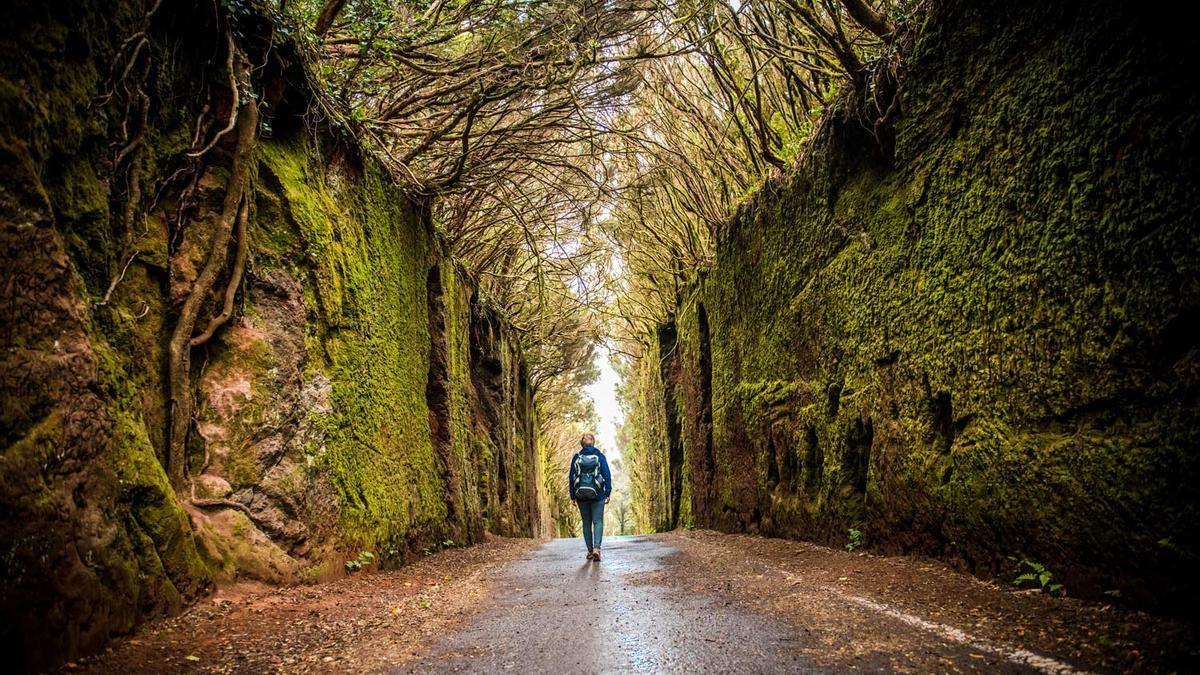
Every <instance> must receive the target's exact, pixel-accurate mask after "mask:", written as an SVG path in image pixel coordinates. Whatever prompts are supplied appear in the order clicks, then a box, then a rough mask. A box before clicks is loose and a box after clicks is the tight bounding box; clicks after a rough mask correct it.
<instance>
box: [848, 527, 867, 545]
mask: <svg viewBox="0 0 1200 675" xmlns="http://www.w3.org/2000/svg"><path fill="white" fill-rule="evenodd" d="M862 545H863V533H862V531H861V530H856V529H854V528H853V527H852V528H850V529H849V530H848V531H847V533H846V550H847V551H854V549H856V548H858V547H860V546H862Z"/></svg>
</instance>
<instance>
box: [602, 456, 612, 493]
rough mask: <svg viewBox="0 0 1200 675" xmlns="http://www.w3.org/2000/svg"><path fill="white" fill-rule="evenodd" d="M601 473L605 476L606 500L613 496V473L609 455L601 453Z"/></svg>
mask: <svg viewBox="0 0 1200 675" xmlns="http://www.w3.org/2000/svg"><path fill="white" fill-rule="evenodd" d="M600 474H601V475H602V476H604V500H605V501H608V498H609V497H611V496H612V473H611V472H610V471H609V470H608V457H606V456H604V455H600Z"/></svg>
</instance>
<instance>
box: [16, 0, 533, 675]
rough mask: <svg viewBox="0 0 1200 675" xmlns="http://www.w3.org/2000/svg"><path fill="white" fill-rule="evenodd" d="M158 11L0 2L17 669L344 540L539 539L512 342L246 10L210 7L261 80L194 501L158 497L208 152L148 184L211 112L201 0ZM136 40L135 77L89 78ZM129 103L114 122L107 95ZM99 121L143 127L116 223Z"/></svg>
mask: <svg viewBox="0 0 1200 675" xmlns="http://www.w3.org/2000/svg"><path fill="white" fill-rule="evenodd" d="M169 4H170V3H164V4H163V7H162V8H161V9H160V11H159V12H158V13H157V14H156V15H155V16H154V18H153V19H152V20H151V21H150V22H149V23H148V24H147V23H146V22H145V19H144V15H143V12H144V8H143V7H142V3H140V2H139V3H134V2H119V3H89V2H74V3H35V2H17V3H9V4H7V5H5V7H4V9H3V10H0V20H3V21H4V22H5V25H8V26H19V27H21V31H23V32H22V33H21V34H19V35H17V36H15V39H8V40H5V41H3V42H2V43H0V49H3V52H2V53H0V56H2V57H3V58H2V63H0V112H2V113H3V115H4V118H5V125H4V127H3V128H2V129H0V176H2V177H3V181H4V182H3V185H2V187H3V189H2V191H0V228H2V229H0V260H2V261H3V267H2V269H0V314H2V316H3V318H2V319H0V394H2V395H3V407H2V408H0V429H2V431H3V435H2V437H0V439H2V442H0V485H2V486H3V487H0V508H2V512H3V519H2V521H0V579H2V580H0V646H3V648H4V649H5V651H6V653H7V654H8V655H9V656H8V664H9V665H10V666H12V667H14V668H16V669H18V670H21V669H33V668H38V667H44V666H48V665H53V664H55V663H59V662H62V661H63V660H66V659H69V658H72V657H74V656H76V655H79V654H83V653H86V652H89V651H93V650H95V649H97V648H99V647H100V646H102V645H103V644H104V643H105V641H107V640H108V639H109V637H110V636H112V635H114V634H120V633H126V632H129V631H131V630H133V629H134V628H135V627H136V626H137V625H138V624H139V623H141V622H142V621H143V620H145V619H146V618H147V617H153V616H160V615H164V614H169V613H173V612H177V611H179V610H180V609H181V608H183V607H184V606H186V604H187V603H188V602H190V601H192V600H195V599H197V598H199V597H202V596H203V595H204V594H206V593H207V592H209V591H210V590H211V589H212V588H213V587H214V582H215V583H223V582H228V581H233V580H237V579H245V578H253V579H260V580H266V581H277V582H284V581H286V582H292V581H301V580H307V579H318V578H325V577H329V576H334V575H339V574H344V573H345V570H344V568H343V564H342V563H343V561H345V560H347V559H352V558H358V556H359V554H360V553H361V552H363V551H369V552H371V553H373V554H374V555H375V560H376V561H377V562H378V564H381V565H385V566H387V565H394V564H398V563H400V562H403V561H404V560H407V559H410V558H411V557H413V556H416V555H421V554H422V552H425V551H430V550H434V549H437V548H439V547H443V546H450V545H463V544H467V543H472V542H476V541H479V540H481V538H482V536H483V533H484V531H485V530H490V531H493V532H497V533H502V534H510V535H535V534H538V533H540V532H542V531H543V530H544V528H545V525H544V521H545V520H546V513H545V511H546V507H545V505H544V503H545V499H544V498H542V497H541V496H540V495H539V494H538V492H539V485H541V483H542V469H541V467H540V465H539V455H538V453H537V451H536V436H537V434H536V427H537V416H536V411H535V407H534V403H533V392H532V390H531V388H530V386H529V384H528V382H527V378H526V375H525V366H524V360H523V357H522V354H521V350H520V347H519V344H518V339H517V335H516V333H515V332H514V331H513V330H512V329H511V327H509V326H508V325H507V324H506V323H505V322H504V321H503V320H501V319H500V318H499V317H498V316H496V315H494V314H492V313H490V312H489V311H488V310H486V309H485V308H483V307H482V306H481V304H480V303H479V301H478V299H477V298H476V297H475V291H474V286H473V284H472V282H471V280H470V277H469V275H467V274H466V273H464V272H463V271H462V270H460V269H458V268H457V267H456V266H455V264H454V263H453V261H452V260H451V259H450V258H449V256H448V255H446V253H445V251H444V249H443V246H442V244H441V243H440V241H439V239H438V237H437V235H436V233H435V228H434V226H433V223H432V222H431V219H430V212H429V209H428V207H427V206H426V205H424V204H422V203H420V202H418V201H416V200H413V199H411V198H410V197H408V196H407V195H406V194H405V192H404V191H403V190H402V189H400V188H399V187H397V185H396V184H394V182H393V181H392V180H391V179H390V178H389V177H388V176H387V174H386V173H385V171H384V170H383V169H382V168H381V167H380V165H379V164H378V163H377V162H376V161H374V160H373V159H372V158H371V157H370V156H369V155H368V154H366V153H365V152H363V151H362V150H361V149H360V148H359V147H358V145H357V144H356V143H355V142H354V141H353V140H352V139H351V138H350V136H349V135H348V134H347V133H346V132H345V131H344V130H343V129H341V128H340V127H338V125H337V124H334V123H331V122H329V121H327V120H325V119H324V118H323V117H322V115H321V114H320V113H319V112H318V110H319V108H318V107H316V106H314V105H313V104H312V94H311V92H310V91H309V90H308V89H307V87H308V86H309V85H308V84H307V83H308V82H310V81H311V76H310V74H309V73H308V72H307V71H306V70H305V68H304V67H303V66H302V64H301V62H300V59H299V58H298V57H296V52H295V50H294V49H293V48H292V47H291V46H290V45H289V44H288V43H287V42H286V41H285V42H279V41H276V42H274V43H272V42H271V40H272V39H274V38H272V37H271V36H272V35H273V33H272V32H271V31H270V30H267V29H266V28H267V27H269V22H268V20H267V19H266V18H264V17H261V16H258V15H256V14H255V13H254V11H252V10H245V11H243V10H239V12H240V13H239V14H238V16H236V17H232V18H231V19H230V20H231V21H232V25H233V26H235V28H236V30H235V35H236V36H237V40H238V41H239V46H240V47H241V48H242V49H244V50H245V51H246V52H247V54H249V55H251V57H252V58H253V59H254V61H255V63H256V64H264V65H262V66H261V67H260V68H257V69H256V70H255V74H254V79H253V81H252V82H250V83H248V86H249V88H250V89H251V90H253V91H255V92H257V93H258V94H259V95H260V96H261V99H260V107H261V110H262V111H263V115H262V120H263V124H262V128H261V131H260V138H259V140H258V144H257V148H256V150H255V154H254V158H253V167H252V171H251V173H252V176H253V177H252V184H253V189H252V192H251V194H250V199H249V200H248V204H249V225H248V232H249V241H250V247H249V262H248V265H247V269H246V275H245V277H244V279H243V281H242V283H241V286H240V290H239V291H238V293H237V295H236V302H235V313H234V317H233V319H232V320H231V321H230V322H229V323H227V324H226V325H225V326H223V327H222V328H221V329H220V330H219V331H218V332H217V333H216V335H215V337H214V338H213V339H212V340H211V341H210V342H208V343H206V344H204V345H203V346H201V347H198V348H196V349H195V350H194V353H193V359H192V362H193V372H192V382H193V385H194V391H195V397H196V411H195V418H196V424H195V426H194V429H193V431H192V434H191V437H190V441H189V447H188V459H189V473H190V475H191V479H192V480H191V483H192V484H193V485H194V488H192V487H190V486H189V488H188V493H186V494H176V492H175V491H174V490H172V488H171V486H170V485H169V481H168V478H167V475H166V473H165V472H164V470H163V469H162V465H161V458H162V457H163V455H164V452H165V446H166V435H167V424H168V420H169V415H170V410H169V407H168V405H167V377H168V375H167V368H166V351H167V350H166V345H167V341H168V340H169V337H170V334H171V331H172V330H173V326H174V321H175V317H176V316H177V312H178V307H179V306H180V304H181V302H182V299H183V297H184V296H185V295H186V293H187V292H188V288H189V285H190V283H191V279H194V277H195V273H196V269H198V268H199V266H200V265H201V264H202V263H203V261H204V259H205V255H206V251H207V250H208V248H209V241H210V239H211V236H212V227H213V224H214V222H215V220H216V214H217V213H218V212H219V210H220V205H221V201H222V199H223V196H224V193H225V190H226V184H227V182H228V180H229V175H230V171H229V169H230V157H231V154H232V153H231V149H232V138H231V137H230V138H226V139H225V140H224V141H222V142H220V143H217V144H216V145H215V147H214V148H213V149H212V150H211V151H210V152H209V153H207V154H206V155H205V157H204V160H203V168H202V169H201V170H200V171H199V172H198V173H194V174H193V173H182V174H181V173H177V171H178V170H179V169H180V168H182V167H184V166H186V165H187V163H188V162H189V161H190V160H188V159H187V157H186V151H187V150H188V147H189V145H190V144H192V143H193V140H192V138H193V132H194V129H195V125H196V123H197V119H198V118H199V117H200V115H201V111H202V109H203V107H204V106H205V104H206V103H207V104H208V106H209V110H210V112H209V113H208V114H209V115H223V114H225V113H224V112H223V111H226V110H228V106H229V103H230V100H229V92H228V74H227V72H226V71H225V69H224V56H223V53H224V52H223V50H224V43H225V39H224V35H223V33H222V31H221V30H218V28H217V26H216V25H215V24H213V14H212V9H211V7H199V6H197V7H190V8H183V7H171V8H170V9H168V7H167V5H169ZM243 9H244V8H243ZM143 29H145V33H144V36H145V38H146V43H145V44H144V45H143V46H142V47H141V48H139V49H140V50H141V51H140V54H141V56H139V61H138V63H139V64H140V65H137V66H135V67H134V68H131V69H130V77H131V78H132V79H130V80H128V81H116V82H114V81H113V80H111V79H110V78H112V77H113V76H114V73H115V74H116V75H117V76H118V77H119V76H120V74H121V72H122V71H123V70H124V66H123V64H124V62H123V61H121V59H122V58H125V59H127V58H128V56H129V54H130V50H131V49H132V45H135V44H137V39H136V38H135V40H134V41H132V42H128V43H126V42H125V38H126V37H127V36H133V35H135V34H137V33H139V31H142V30H143ZM123 44H124V45H125V46H124V47H122V45H123ZM122 50H124V51H122ZM121 54H124V56H121ZM114 64H118V65H117V66H114ZM147 64H149V65H147ZM139 88H140V89H142V90H144V91H145V92H146V93H147V97H148V106H147V113H146V118H145V119H146V122H145V124H144V125H143V124H142V123H141V122H140V113H139V111H138V107H137V101H138V98H137V97H136V96H134V97H133V98H132V99H129V98H128V96H127V94H126V93H122V92H134V91H137V90H138V89H139ZM127 100H132V101H133V102H134V106H133V107H132V108H129V107H127V106H126V102H127ZM131 109H132V111H133V112H132V115H133V116H132V117H129V115H130V112H129V111H130V110H131ZM217 111H221V112H217ZM219 126H221V125H220V124H217V126H216V127H213V128H214V129H215V128H217V127H219ZM122 127H124V128H125V129H126V132H127V133H136V130H138V129H139V128H144V129H145V134H144V137H143V138H142V139H141V141H140V146H139V147H140V149H139V150H138V152H137V156H138V157H139V158H140V159H139V161H140V162H142V170H141V173H140V180H139V183H138V184H139V187H140V190H141V194H142V199H141V200H139V201H138V202H137V206H138V208H137V209H135V211H134V213H133V220H132V221H127V220H126V216H125V204H126V203H127V199H128V195H129V194H130V191H129V180H130V175H131V174H130V172H129V170H128V166H129V165H128V162H129V160H128V157H129V156H130V155H125V156H124V157H122V155H121V152H122V150H121V149H122V148H123V147H125V146H126V145H127V144H128V142H129V140H130V137H124V138H122V136H121V134H122V132H121V129H122ZM118 158H119V159H120V161H117V159H118ZM179 175H185V176H189V178H188V180H186V181H183V180H179V179H178V176H179ZM193 176H194V177H195V180H194V181H192V180H191V178H190V177H193ZM186 185H191V186H192V187H190V188H187V189H189V190H190V194H191V195H192V205H191V206H187V207H186V208H184V209H180V208H178V207H179V201H180V194H181V191H182V190H183V189H184V188H185V186H186ZM180 214H182V217H181V216H180ZM178 222H183V223H185V227H182V228H181V227H179V225H178ZM131 225H132V226H131ZM230 257H231V258H232V254H231V256H230ZM131 258H132V260H131ZM118 277H119V278H120V282H119V283H118V284H117V285H116V286H115V287H114V291H113V293H112V295H111V297H110V298H109V301H108V302H107V303H104V302H103V299H104V297H105V295H106V292H107V290H108V288H109V284H110V282H111V280H113V279H114V278H118ZM224 284H225V279H224V278H222V279H221V280H220V282H219V283H218V288H220V289H222V290H223V288H224ZM215 295H216V294H214V297H213V298H211V299H210V300H209V301H208V303H207V305H206V308H205V309H204V311H203V312H202V315H201V324H203V323H204V322H206V321H207V320H208V317H210V316H212V315H214V314H216V313H217V311H218V310H217V308H218V306H219V302H220V298H219V297H215ZM194 499H198V500H201V501H203V500H209V503H208V505H206V506H203V507H201V506H197V505H196V504H195V503H194V501H193V500H194ZM214 499H223V500H227V502H229V503H232V504H236V505H239V506H235V507H232V508H231V507H223V506H213V505H212V501H211V500H214Z"/></svg>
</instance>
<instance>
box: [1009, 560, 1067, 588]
mask: <svg viewBox="0 0 1200 675" xmlns="http://www.w3.org/2000/svg"><path fill="white" fill-rule="evenodd" d="M1021 566H1022V567H1023V568H1025V569H1027V570H1028V571H1027V572H1025V573H1023V574H1020V575H1018V576H1017V577H1016V578H1015V579H1013V584H1014V585H1016V586H1021V585H1023V584H1029V585H1031V586H1032V587H1034V588H1039V589H1041V590H1042V591H1043V592H1045V593H1049V594H1050V595H1060V594H1062V592H1063V585H1062V584H1060V583H1056V582H1055V581H1054V575H1053V574H1052V573H1051V572H1050V570H1048V569H1046V566H1045V565H1043V564H1041V563H1039V562H1035V561H1033V560H1022V561H1021Z"/></svg>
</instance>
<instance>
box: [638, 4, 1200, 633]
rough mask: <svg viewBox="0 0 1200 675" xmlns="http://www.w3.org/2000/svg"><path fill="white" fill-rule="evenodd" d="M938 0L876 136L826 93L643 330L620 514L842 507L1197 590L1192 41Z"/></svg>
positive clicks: (992, 569)
mask: <svg viewBox="0 0 1200 675" xmlns="http://www.w3.org/2000/svg"><path fill="white" fill-rule="evenodd" d="M937 5H940V6H938V7H935V8H934V10H933V13H932V15H931V16H930V17H929V19H928V22H927V23H926V25H925V28H924V29H923V32H922V34H921V38H920V40H919V42H918V43H917V44H916V46H915V47H914V49H913V50H912V52H911V53H910V54H909V55H908V59H907V61H906V64H907V65H906V76H905V77H906V79H905V83H904V94H903V96H904V105H903V117H902V119H901V120H900V121H899V122H898V123H897V125H896V128H895V134H896V136H895V145H894V155H890V154H888V155H885V154H884V153H881V151H880V149H879V148H880V144H879V143H877V142H876V139H875V138H874V137H873V136H872V132H871V130H870V129H869V128H868V127H863V126H861V125H860V124H859V123H858V122H855V121H854V120H852V119H849V118H846V117H843V116H840V115H838V114H831V115H830V116H829V117H828V118H827V119H826V120H825V124H824V127H823V128H822V130H821V131H820V132H819V133H818V134H817V136H816V138H815V140H814V141H813V142H812V145H811V147H810V148H809V150H808V151H807V154H806V155H805V156H804V157H802V158H801V159H800V161H799V162H798V163H797V164H796V166H794V167H792V168H791V170H790V171H789V172H788V173H787V175H785V176H782V177H780V178H778V179H776V180H771V181H768V183H767V184H766V185H764V186H763V187H762V189H761V191H760V192H759V193H758V194H756V195H754V196H753V197H752V198H751V199H749V200H748V201H747V202H746V203H745V204H744V205H743V206H742V208H741V209H740V210H739V212H738V214H737V216H736V217H735V218H734V219H733V220H732V222H731V223H730V225H729V227H728V229H727V231H726V232H724V233H722V235H721V237H720V242H719V244H718V248H717V256H716V262H715V264H714V266H713V267H712V269H711V270H708V271H707V272H706V273H703V274H702V275H701V277H700V278H699V279H698V280H697V281H696V283H695V284H694V286H693V288H692V290H691V291H690V292H689V293H688V294H687V295H686V297H684V298H682V299H681V301H680V303H679V306H678V310H677V313H676V314H675V316H674V317H673V321H672V322H671V323H670V324H668V325H665V326H663V327H662V328H661V329H660V330H659V331H658V333H657V335H655V336H653V340H652V342H653V347H652V348H651V349H650V353H651V354H652V356H653V357H646V358H643V359H642V360H641V361H640V363H639V364H638V366H637V368H636V370H635V372H634V376H633V377H634V378H636V380H635V385H634V386H633V389H632V391H633V396H632V399H633V400H634V405H633V410H632V413H633V414H632V417H631V419H630V425H631V427H630V428H631V430H632V432H633V437H634V439H635V442H634V445H635V447H634V448H633V451H632V452H631V453H630V454H631V455H632V456H634V458H635V460H636V465H637V466H638V467H639V471H640V475H644V476H646V477H647V478H646V479H645V480H643V481H641V483H640V491H639V500H638V502H639V510H638V516H639V520H640V521H641V523H642V525H643V526H647V527H652V528H657V529H666V528H671V527H674V526H678V525H682V526H696V527H714V528H718V529H721V530H727V531H758V532H763V533H766V534H772V535H778V536H787V537H796V538H805V539H813V540H817V541H822V542H827V543H830V544H834V545H841V544H845V543H846V541H847V533H848V531H849V530H850V529H851V528H854V529H857V530H859V531H860V532H862V533H863V535H864V536H865V540H866V541H867V543H868V544H869V545H872V546H874V547H876V548H877V549H879V550H883V551H889V552H912V553H920V554H927V555H933V556H938V557H941V558H943V559H946V560H951V561H955V562H957V563H959V564H961V565H962V566H963V567H964V568H967V569H970V570H973V571H975V572H977V573H980V574H984V575H992V574H999V575H1003V576H1007V578H1009V579H1011V578H1012V576H1015V572H1012V571H1011V570H1012V568H1013V567H1014V565H1015V564H1016V561H1019V560H1020V559H1022V558H1025V559H1029V560H1033V561H1037V562H1040V563H1043V564H1045V565H1047V566H1048V567H1049V568H1050V569H1051V570H1052V571H1053V573H1054V574H1055V575H1056V579H1058V580H1061V581H1062V582H1063V583H1065V585H1066V588H1067V590H1068V592H1070V593H1072V594H1076V595H1083V596H1092V597H1099V596H1100V594H1101V593H1102V592H1104V591H1109V590H1119V591H1120V592H1121V593H1122V595H1123V597H1125V598H1126V599H1129V600H1131V601H1132V602H1135V603H1139V604H1143V605H1151V606H1159V607H1163V608H1166V609H1176V610H1179V609H1182V608H1184V607H1188V606H1193V605H1189V603H1194V602H1195V601H1196V599H1197V591H1198V589H1200V585H1198V584H1197V583H1196V580H1195V575H1194V574H1193V573H1192V572H1190V570H1191V569H1193V568H1194V566H1195V564H1196V561H1197V556H1198V555H1200V537H1198V531H1197V528H1198V523H1200V509H1198V508H1197V494H1200V493H1198V492H1197V491H1196V490H1195V485H1196V480H1197V478H1198V474H1197V467H1198V465H1200V462H1198V458H1197V448H1198V447H1200V426H1198V424H1197V422H1198V421H1200V420H1198V419H1197V412H1198V403H1197V401H1198V400H1200V399H1198V398H1197V394H1198V393H1200V388H1198V385H1200V369H1198V364H1200V349H1198V347H1200V332H1198V329H1200V323H1198V321H1197V317H1198V316H1200V315H1198V314H1197V312H1198V310H1200V285H1198V283H1197V279H1200V229H1198V228H1197V227H1196V216H1197V210H1198V207H1200V191H1198V188H1197V184H1196V182H1195V176H1196V175H1197V173H1196V169H1197V161H1198V159H1197V158H1200V146H1198V144H1197V138H1198V135H1197V132H1198V126H1197V125H1198V123H1200V114H1198V112H1197V111H1198V110H1200V105H1198V104H1200V101H1198V97H1197V93H1196V90H1195V88H1193V87H1191V86H1190V85H1188V84H1187V83H1188V82H1189V76H1188V75H1187V74H1186V73H1188V72H1190V69H1191V68H1193V67H1194V66H1195V56H1194V53H1191V52H1189V51H1188V50H1189V49H1190V48H1188V47H1186V45H1187V44H1193V45H1194V38H1181V40H1180V41H1175V40H1173V39H1168V38H1167V37H1162V39H1156V40H1150V39H1147V37H1146V36H1148V35H1150V34H1152V32H1153V31H1154V30H1160V29H1161V28H1162V27H1161V26H1154V27H1152V26H1151V25H1150V24H1149V20H1148V19H1146V18H1145V17H1142V16H1139V15H1138V13H1137V12H1135V11H1134V10H1131V9H1129V8H1128V7H1125V6H1118V4H1117V3H1111V4H1110V3H1100V4H1094V3H1065V4H1064V3H1050V4H1045V3H1043V4H1037V5H1034V4H1029V5H1028V6H1026V4H1025V3H1017V4H1016V5H1014V4H1012V3H937ZM1189 40H1190V42H1189Z"/></svg>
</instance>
